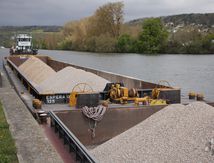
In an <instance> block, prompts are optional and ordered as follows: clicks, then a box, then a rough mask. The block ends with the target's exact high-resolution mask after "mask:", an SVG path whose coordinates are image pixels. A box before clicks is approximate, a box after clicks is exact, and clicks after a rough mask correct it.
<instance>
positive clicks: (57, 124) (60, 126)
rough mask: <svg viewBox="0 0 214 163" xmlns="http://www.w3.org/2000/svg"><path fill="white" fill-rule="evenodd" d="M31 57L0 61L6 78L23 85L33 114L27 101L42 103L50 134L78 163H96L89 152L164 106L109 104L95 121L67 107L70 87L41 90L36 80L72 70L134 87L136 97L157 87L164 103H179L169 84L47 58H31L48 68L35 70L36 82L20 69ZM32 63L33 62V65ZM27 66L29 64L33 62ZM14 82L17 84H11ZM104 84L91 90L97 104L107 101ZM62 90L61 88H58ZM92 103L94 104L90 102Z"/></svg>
mask: <svg viewBox="0 0 214 163" xmlns="http://www.w3.org/2000/svg"><path fill="white" fill-rule="evenodd" d="M31 57H32V56H30V55H14V56H8V57H6V58H5V60H4V68H5V69H6V72H7V73H8V75H9V77H10V78H11V76H14V77H15V78H13V77H12V78H11V80H12V82H13V83H18V82H19V83H20V84H21V85H22V86H24V89H25V91H27V93H26V94H25V95H27V96H28V97H29V98H30V101H28V102H26V100H25V103H26V105H28V108H29V109H30V111H31V112H32V113H33V114H34V115H35V114H37V113H38V109H35V108H33V107H32V103H31V102H32V101H31V100H33V99H35V98H36V99H39V100H40V101H42V103H43V104H42V110H45V111H46V113H48V115H49V117H50V118H48V119H49V120H48V123H49V125H50V127H52V128H54V130H53V132H55V133H57V134H58V135H59V138H62V139H63V142H64V144H65V145H68V147H69V151H70V152H75V156H76V160H79V161H80V162H96V158H93V156H91V155H90V152H89V150H91V149H93V148H95V147H96V146H98V145H100V144H102V143H103V142H106V141H108V140H109V139H111V138H113V137H115V136H117V135H119V134H120V133H122V132H124V131H126V130H128V129H130V128H131V127H133V126H135V125H136V124H138V123H140V122H142V121H144V120H145V119H146V118H148V117H149V116H151V115H152V114H154V113H156V112H158V111H159V110H161V109H163V108H164V107H165V106H166V105H145V104H144V103H142V104H139V105H135V104H134V103H127V104H118V103H117V104H115V103H114V102H112V103H111V104H109V105H108V109H107V110H106V112H105V114H104V116H103V118H102V120H101V121H95V120H93V119H90V118H87V117H86V116H84V115H83V114H82V109H80V108H78V107H75V106H73V107H71V106H69V100H70V96H71V92H72V89H70V88H71V87H67V88H69V89H67V90H66V89H61V90H59V89H54V90H45V91H44V88H42V87H41V85H40V84H41V83H40V82H44V81H40V80H42V79H43V80H47V79H46V78H47V77H48V78H51V76H52V78H53V76H56V74H57V73H60V72H61V71H62V70H64V69H66V68H68V67H72V68H75V69H78V70H81V72H84V73H83V74H85V73H86V72H87V73H91V74H93V75H95V76H96V79H99V81H101V79H100V78H102V79H103V80H102V82H103V83H105V84H107V85H108V84H109V83H108V82H110V84H111V83H117V84H118V83H122V84H123V86H125V87H126V88H127V89H133V88H135V89H136V90H137V93H138V97H139V98H144V97H145V95H151V93H152V90H154V89H155V88H157V87H161V88H162V89H160V92H159V98H161V99H166V100H167V103H170V104H173V103H180V102H181V95H180V94H181V91H180V89H179V88H173V87H171V86H169V85H168V86H163V85H161V84H160V83H159V84H155V83H150V82H145V81H142V80H139V79H135V78H132V77H128V76H123V75H119V74H114V73H111V72H106V71H100V70H96V69H91V68H86V67H82V66H77V65H74V64H70V63H64V62H60V61H57V60H54V59H52V58H50V57H48V56H40V55H37V56H33V57H34V59H35V58H36V61H38V60H39V61H40V62H39V64H43V66H44V65H45V66H47V67H48V69H49V68H50V69H51V70H50V69H49V70H47V71H45V70H44V69H37V70H36V71H37V72H36V74H37V75H38V74H39V76H38V78H39V79H37V80H34V79H35V77H36V74H34V75H33V78H32V76H30V75H32V74H31V73H27V71H32V69H30V68H29V67H25V66H23V65H24V64H26V63H27V62H28V61H30V58H31ZM36 61H35V60H34V61H33V62H36ZM41 62H42V63H41ZM29 65H33V63H32V64H29ZM22 67H25V68H27V69H24V68H22ZM8 68H9V69H8ZM28 68H29V69H28ZM44 72H48V73H47V74H49V75H50V76H48V75H45V74H43V73H44ZM41 74H43V75H41ZM68 75H69V74H66V76H68ZM79 75H81V74H79ZM71 79H75V80H76V76H71ZM94 79H95V78H94ZM14 80H17V81H16V82H14ZM82 82H85V81H82ZM98 83H99V82H98ZM50 84H51V83H50ZM75 84H78V83H75ZM75 84H74V85H75ZM122 84H121V85H122ZM15 85H16V84H15ZM107 85H106V86H104V85H102V86H100V85H99V89H98V87H97V89H96V88H93V89H94V90H96V95H98V98H99V100H101V101H102V100H107V99H106V98H108V97H107V95H108V89H107V87H108V86H107ZM72 86H73V85H72ZM85 86H86V85H85ZM94 86H98V84H97V83H96V82H95V84H94ZM111 86H112V85H111ZM15 87H16V86H15ZM62 87H64V86H63V85H62ZM102 88H103V89H102ZM16 89H17V92H18V94H19V95H20V96H22V95H23V89H22V88H21V89H19V88H17V87H16ZM106 89H107V91H106ZM92 99H93V98H92ZM83 101H87V102H88V101H89V99H88V98H87V99H85V100H83ZM89 103H90V102H89ZM92 104H94V103H93V102H92ZM90 105H91V103H90ZM39 110H41V109H39Z"/></svg>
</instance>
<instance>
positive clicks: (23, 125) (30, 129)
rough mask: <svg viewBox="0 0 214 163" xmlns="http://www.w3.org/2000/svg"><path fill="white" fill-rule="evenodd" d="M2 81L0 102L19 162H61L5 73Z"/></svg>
mask: <svg viewBox="0 0 214 163" xmlns="http://www.w3.org/2000/svg"><path fill="white" fill-rule="evenodd" d="M2 81H3V82H2V84H3V87H2V88H0V100H1V102H2V105H3V108H4V112H5V116H6V118H7V122H8V124H9V125H10V131H11V134H12V136H13V138H14V139H15V144H16V147H17V156H18V160H19V162H20V163H29V162H32V163H33V162H35V163H41V162H49V163H53V162H59V163H60V162H63V161H62V159H61V158H60V156H59V155H58V153H57V152H56V150H55V149H54V147H53V146H52V145H51V144H50V142H49V140H48V139H47V137H46V136H45V134H44V133H43V131H42V129H41V128H40V126H39V124H38V123H37V122H36V120H35V119H34V118H33V117H32V115H31V114H30V112H29V110H28V109H27V108H26V106H25V104H24V103H23V102H22V100H21V99H20V98H19V96H18V95H17V94H16V92H15V90H14V88H13V87H12V86H11V84H10V83H9V81H8V80H7V76H6V75H5V73H3V75H2Z"/></svg>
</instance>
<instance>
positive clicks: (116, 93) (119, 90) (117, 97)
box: [109, 84, 133, 104]
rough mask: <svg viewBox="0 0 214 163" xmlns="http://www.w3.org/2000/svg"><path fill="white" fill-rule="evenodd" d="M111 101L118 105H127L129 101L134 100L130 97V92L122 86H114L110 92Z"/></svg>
mask: <svg viewBox="0 0 214 163" xmlns="http://www.w3.org/2000/svg"><path fill="white" fill-rule="evenodd" d="M109 97H110V100H111V101H113V102H116V103H121V104H124V103H127V101H128V100H133V98H130V97H129V90H128V88H126V87H121V86H120V84H116V85H114V84H113V85H112V86H111V89H110V91H109Z"/></svg>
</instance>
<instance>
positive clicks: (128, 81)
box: [6, 55, 181, 104]
mask: <svg viewBox="0 0 214 163" xmlns="http://www.w3.org/2000/svg"><path fill="white" fill-rule="evenodd" d="M30 57H31V56H28V55H20V56H19V55H18V56H9V57H7V58H6V62H7V64H8V65H9V66H10V68H11V69H12V70H13V71H14V73H15V74H16V75H17V77H18V78H19V79H20V80H21V81H22V83H23V85H24V86H25V87H26V88H27V89H28V91H29V92H30V93H31V94H32V95H33V96H34V97H35V98H37V99H40V100H41V101H43V102H44V103H46V104H54V103H68V102H69V96H70V93H71V91H72V89H70V90H69V89H67V90H66V89H64V90H54V91H52V90H50V89H49V90H45V91H43V90H42V89H41V88H39V86H38V85H37V84H36V83H35V81H32V79H31V78H29V76H28V75H26V74H25V73H23V71H22V70H21V69H20V67H21V66H22V64H24V62H26V61H27V60H28V59H29V58H30ZM35 58H38V59H39V60H41V61H42V62H43V63H44V64H45V65H47V66H48V67H50V68H52V69H53V70H54V71H55V72H59V71H61V70H62V69H64V68H66V67H73V68H76V69H80V70H83V71H82V72H84V71H85V72H90V73H93V74H95V75H97V76H98V77H101V78H103V79H105V80H107V81H110V82H111V83H123V84H124V85H125V87H127V88H128V89H131V88H135V89H136V90H137V91H138V93H139V97H143V95H144V93H146V92H150V93H151V91H152V89H154V88H156V87H157V86H160V85H157V84H155V83H150V82H145V81H142V80H139V79H135V78H131V77H128V76H123V75H119V74H114V73H110V72H106V71H100V70H96V69H91V68H86V67H82V66H77V65H74V64H69V63H64V62H60V61H56V60H54V59H52V58H50V57H48V56H36V57H35ZM38 67H39V66H36V67H35V68H38ZM27 71H29V70H27ZM34 71H37V72H36V73H37V75H38V77H39V78H43V77H47V76H48V75H50V76H51V75H52V74H50V72H49V73H46V74H44V75H43V76H42V75H41V74H42V71H43V70H41V69H40V70H34ZM39 75H40V76H39ZM66 75H69V74H66ZM72 78H74V79H75V76H72V77H71V79H72ZM95 80H96V79H95ZM83 82H84V81H83ZM50 84H52V83H50ZM68 84H69V83H68ZM61 87H63V85H61ZM164 88H165V89H161V90H160V98H164V99H167V100H168V101H169V103H170V104H171V103H180V102H181V96H180V89H179V88H173V87H170V86H167V87H164ZM63 91H64V92H63ZM96 91H100V92H99V93H100V94H101V95H103V94H104V93H105V92H104V90H103V91H102V90H96ZM102 98H103V99H104V95H103V96H102Z"/></svg>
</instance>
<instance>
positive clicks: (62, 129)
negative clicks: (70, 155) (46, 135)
mask: <svg viewBox="0 0 214 163" xmlns="http://www.w3.org/2000/svg"><path fill="white" fill-rule="evenodd" d="M49 114H50V118H51V127H53V128H54V131H55V133H57V132H58V133H59V138H62V139H63V141H64V145H68V146H69V152H74V153H75V155H76V161H80V162H81V163H95V162H97V161H96V160H95V158H93V157H92V156H91V155H90V154H89V152H88V150H87V149H86V148H85V146H84V145H83V144H82V143H81V142H80V141H79V140H78V139H77V138H76V136H75V135H74V134H73V133H72V132H71V131H70V130H69V129H68V128H67V127H66V126H65V125H64V124H63V122H62V121H61V120H60V119H59V118H58V117H57V116H56V114H55V113H54V112H52V111H50V112H49Z"/></svg>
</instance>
